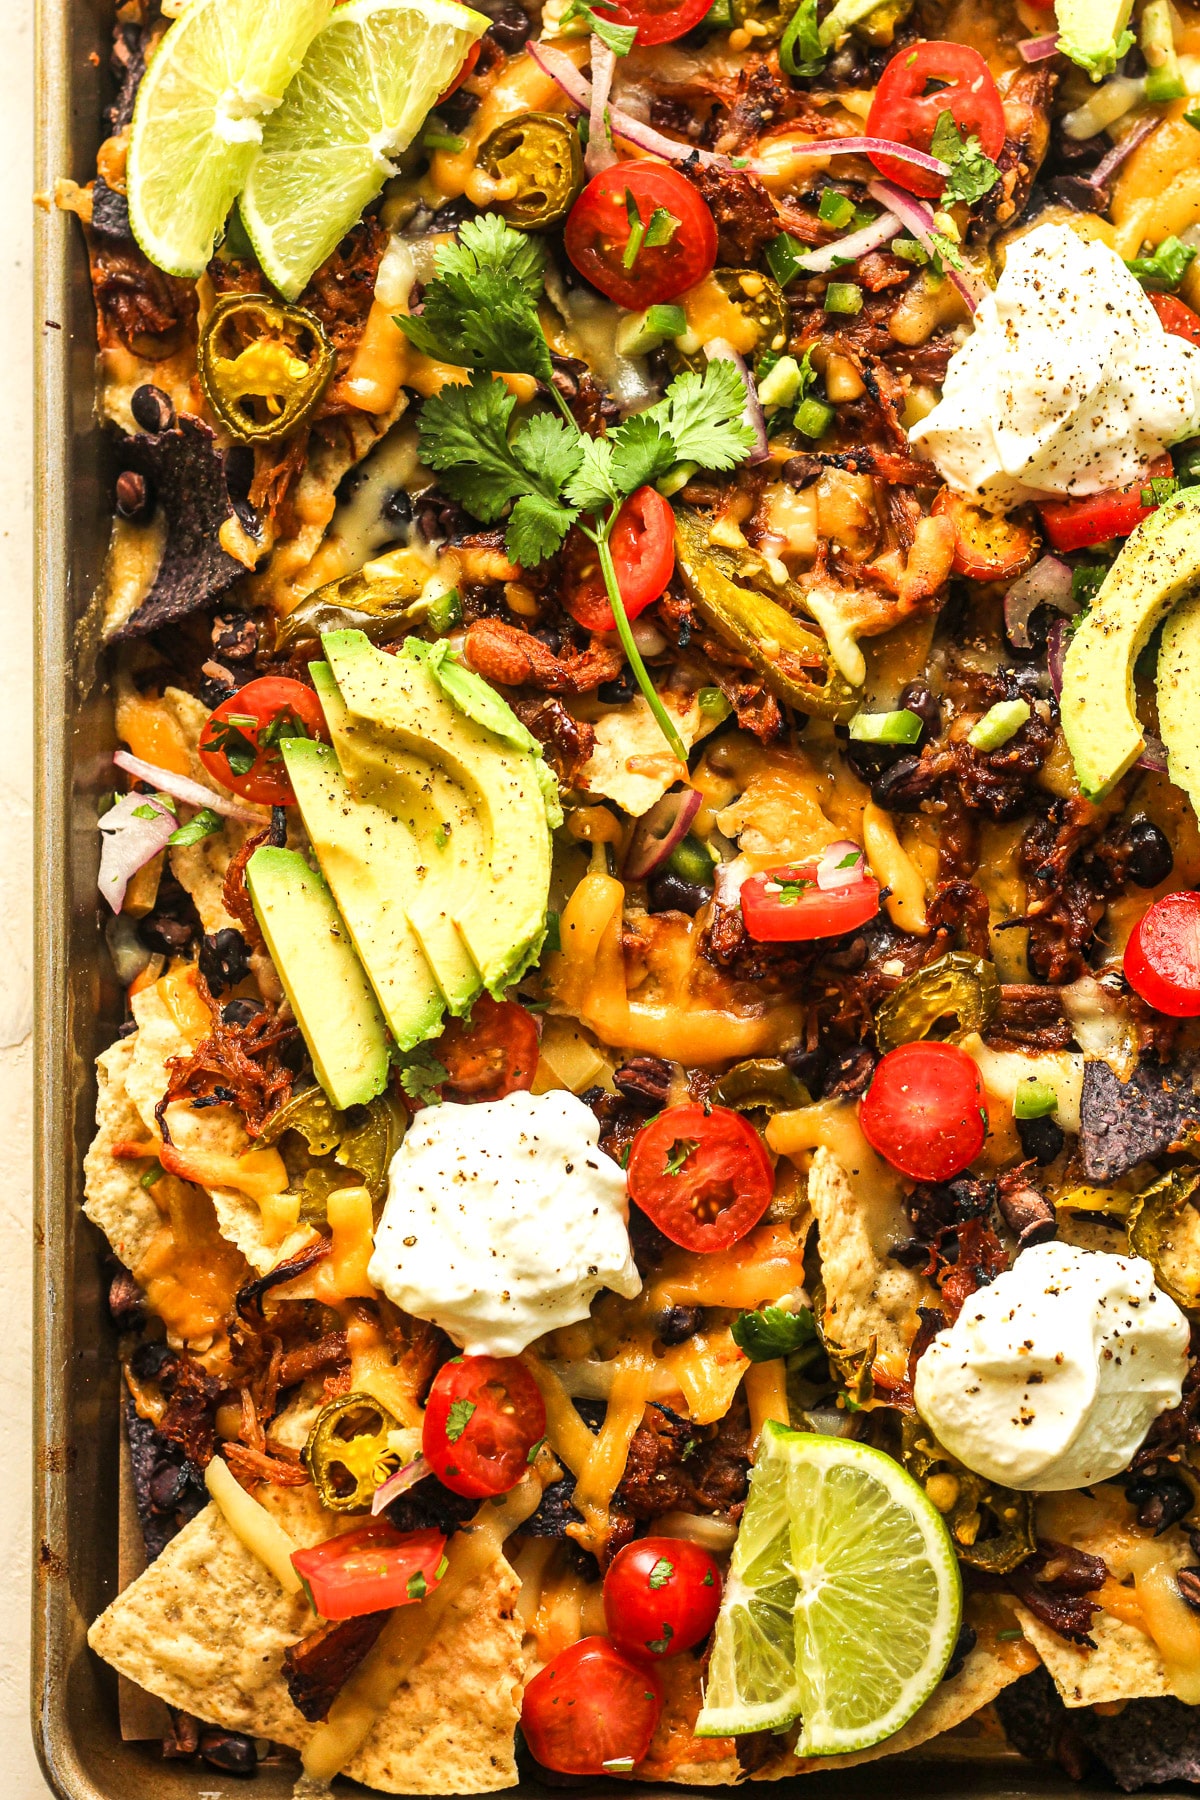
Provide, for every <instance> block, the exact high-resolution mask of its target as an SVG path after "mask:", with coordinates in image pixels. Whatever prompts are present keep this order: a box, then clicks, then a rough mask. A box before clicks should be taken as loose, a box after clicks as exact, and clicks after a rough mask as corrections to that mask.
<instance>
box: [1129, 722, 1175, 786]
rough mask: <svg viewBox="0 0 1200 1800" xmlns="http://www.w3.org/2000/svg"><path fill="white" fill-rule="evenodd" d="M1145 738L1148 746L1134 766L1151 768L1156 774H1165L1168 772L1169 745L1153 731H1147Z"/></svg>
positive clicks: (1136, 767)
mask: <svg viewBox="0 0 1200 1800" xmlns="http://www.w3.org/2000/svg"><path fill="white" fill-rule="evenodd" d="M1145 738H1146V748H1145V749H1144V750H1143V751H1142V754H1141V755H1140V756H1139V757H1138V759H1137V761H1136V762H1135V763H1134V765H1133V766H1134V768H1135V769H1151V770H1153V771H1154V773H1155V774H1156V775H1165V774H1166V772H1167V746H1166V745H1165V744H1164V743H1163V741H1162V739H1161V738H1156V737H1155V736H1154V735H1153V733H1152V732H1149V731H1147V732H1146V733H1145Z"/></svg>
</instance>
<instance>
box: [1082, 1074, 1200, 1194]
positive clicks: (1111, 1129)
mask: <svg viewBox="0 0 1200 1800" xmlns="http://www.w3.org/2000/svg"><path fill="white" fill-rule="evenodd" d="M1196 1089H1197V1070H1196V1068H1195V1066H1194V1065H1193V1064H1191V1063H1188V1062H1183V1063H1175V1064H1163V1063H1157V1062H1150V1061H1142V1062H1139V1064H1138V1066H1137V1068H1136V1069H1135V1070H1134V1071H1133V1074H1132V1075H1131V1076H1130V1078H1129V1080H1128V1081H1121V1080H1119V1079H1118V1077H1117V1076H1116V1075H1114V1074H1113V1072H1112V1070H1111V1069H1110V1068H1109V1066H1108V1064H1107V1063H1105V1062H1089V1063H1088V1064H1087V1065H1086V1067H1085V1069H1084V1074H1083V1100H1082V1102H1081V1105H1080V1114H1079V1117H1080V1125H1079V1149H1080V1153H1081V1155H1082V1158H1083V1173H1084V1177H1085V1179H1086V1180H1088V1181H1113V1180H1115V1179H1116V1177H1117V1176H1118V1175H1125V1174H1127V1173H1128V1171H1129V1170H1130V1169H1134V1168H1136V1167H1137V1165H1138V1163H1140V1162H1145V1161H1146V1160H1147V1158H1149V1157H1152V1156H1161V1155H1162V1153H1163V1152H1164V1151H1165V1150H1168V1149H1170V1147H1171V1145H1172V1144H1176V1143H1178V1141H1179V1140H1180V1139H1181V1138H1182V1137H1183V1135H1184V1130H1185V1127H1186V1125H1187V1123H1188V1121H1189V1120H1192V1121H1195V1120H1196V1119H1197V1118H1200V1098H1198V1096H1197V1091H1196Z"/></svg>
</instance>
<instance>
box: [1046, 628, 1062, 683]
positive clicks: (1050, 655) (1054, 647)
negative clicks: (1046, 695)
mask: <svg viewBox="0 0 1200 1800" xmlns="http://www.w3.org/2000/svg"><path fill="white" fill-rule="evenodd" d="M1066 660H1067V621H1066V620H1065V619H1055V621H1054V623H1053V625H1052V626H1051V627H1050V636H1049V637H1048V638H1047V639H1046V667H1047V669H1048V670H1049V672H1050V686H1051V687H1052V688H1053V689H1054V698H1055V699H1056V700H1059V699H1061V697H1062V687H1063V664H1064V663H1065V662H1066Z"/></svg>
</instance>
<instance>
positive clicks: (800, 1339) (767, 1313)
mask: <svg viewBox="0 0 1200 1800" xmlns="http://www.w3.org/2000/svg"><path fill="white" fill-rule="evenodd" d="M729 1330H730V1335H731V1336H732V1338H733V1341H734V1343H735V1344H736V1345H737V1347H738V1349H739V1350H742V1351H744V1352H745V1354H746V1355H747V1356H748V1357H749V1358H750V1361H751V1362H770V1361H771V1360H772V1358H774V1357H776V1356H790V1355H791V1354H792V1352H793V1351H794V1350H803V1349H804V1348H805V1346H806V1345H808V1344H814V1343H815V1342H816V1338H817V1328H816V1326H815V1324H814V1323H813V1316H812V1314H811V1313H810V1312H809V1311H808V1309H807V1307H805V1308H804V1309H803V1310H802V1311H801V1312H787V1311H786V1310H785V1309H784V1308H783V1307H782V1306H766V1307H764V1308H763V1309H762V1311H761V1312H744V1313H741V1314H740V1315H739V1316H738V1317H737V1318H736V1319H735V1320H734V1321H733V1324H732V1325H731V1326H730V1328H729Z"/></svg>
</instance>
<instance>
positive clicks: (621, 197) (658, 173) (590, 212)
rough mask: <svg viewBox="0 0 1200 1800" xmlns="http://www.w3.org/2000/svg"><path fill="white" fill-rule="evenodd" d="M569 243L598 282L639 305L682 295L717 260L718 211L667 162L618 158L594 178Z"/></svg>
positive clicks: (570, 223) (625, 302) (608, 293)
mask: <svg viewBox="0 0 1200 1800" xmlns="http://www.w3.org/2000/svg"><path fill="white" fill-rule="evenodd" d="M635 214H636V216H637V219H638V220H639V221H640V224H639V225H638V226H637V228H636V230H637V232H638V233H640V241H639V239H638V237H637V236H633V234H634V231H635V227H634V215H635ZM631 236H633V241H632V242H631ZM660 238H661V240H662V241H661V242H660V241H657V240H658V239H660ZM647 240H649V241H647ZM563 243H564V245H565V247H566V252H567V255H568V256H569V257H570V259H571V261H572V262H573V263H574V264H575V267H576V268H577V269H578V270H579V273H580V274H581V275H584V276H586V278H587V279H588V280H589V281H590V282H591V284H592V286H593V287H597V288H599V289H600V292H601V293H602V294H603V295H604V296H605V297H606V298H607V299H609V300H615V301H616V302H617V305H618V306H628V307H630V308H634V309H636V308H640V307H643V306H655V305H657V304H658V303H659V302H660V301H662V300H674V299H675V298H676V296H677V295H679V294H682V293H684V292H685V291H686V290H687V289H688V288H690V287H695V285H696V283H697V282H698V281H701V280H703V278H704V276H705V275H707V274H708V273H709V271H710V270H711V268H712V266H713V264H714V263H715V262H716V260H717V227H716V225H715V223H714V221H713V216H712V214H711V212H709V210H708V207H707V206H706V205H705V203H704V201H703V200H702V199H701V198H700V196H699V194H698V193H697V192H696V190H695V188H694V187H693V186H692V184H691V182H690V181H688V179H687V178H686V176H684V175H680V174H679V173H678V171H677V170H675V169H671V168H668V167H667V165H666V163H660V162H650V161H644V162H621V163H614V164H613V166H612V168H611V169H605V170H604V171H603V173H602V174H600V175H597V176H595V177H594V178H593V179H592V180H591V181H589V182H588V184H587V186H586V187H585V188H584V190H583V192H582V194H580V196H579V198H578V200H577V201H576V202H575V204H574V206H573V207H572V208H571V216H570V218H569V219H568V220H567V226H566V231H565V233H564V235H563Z"/></svg>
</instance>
